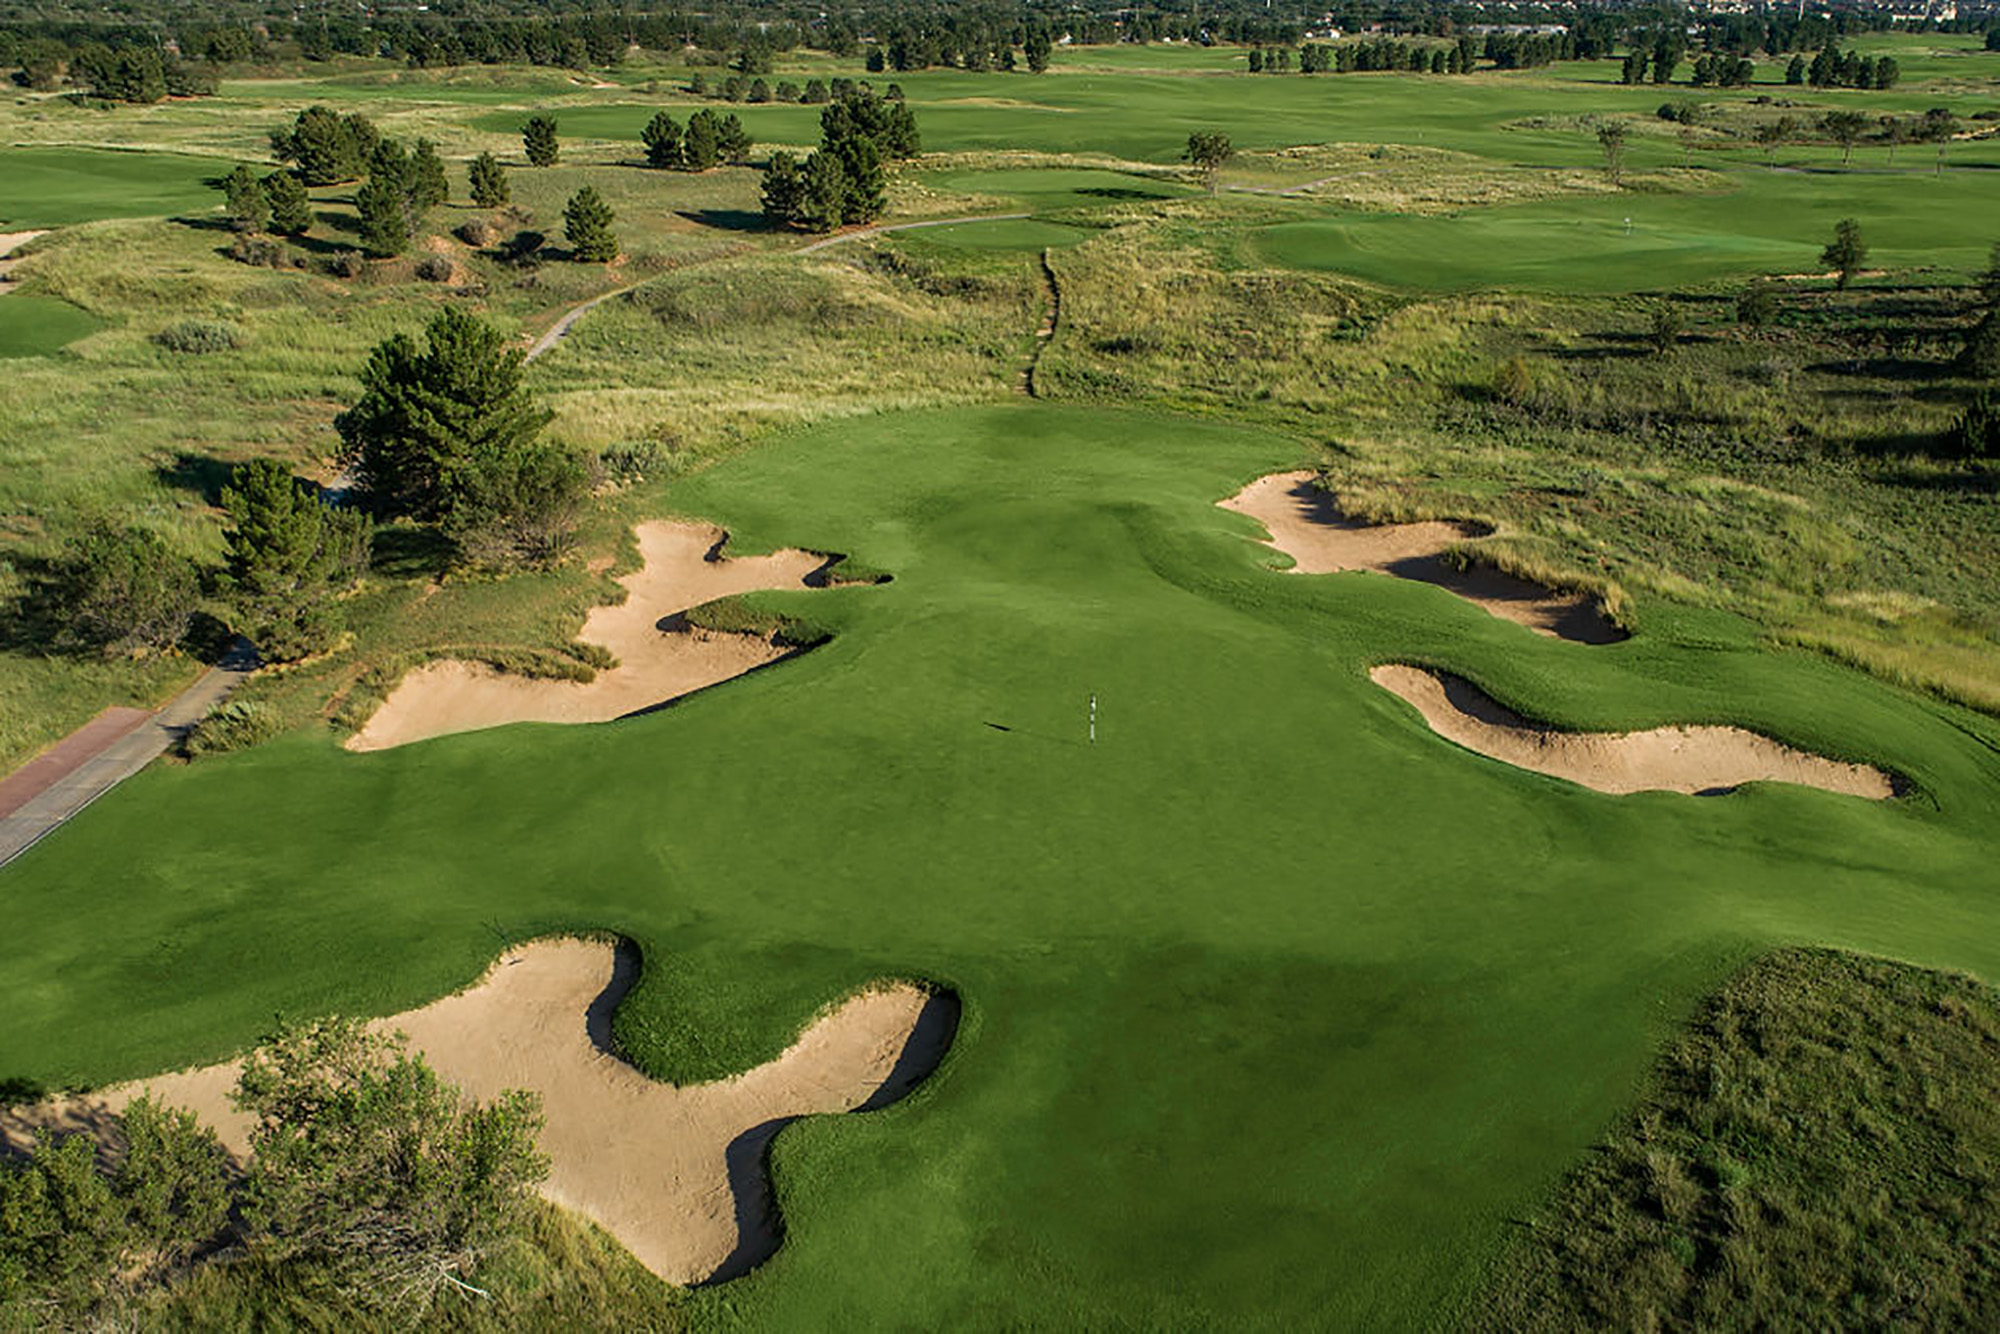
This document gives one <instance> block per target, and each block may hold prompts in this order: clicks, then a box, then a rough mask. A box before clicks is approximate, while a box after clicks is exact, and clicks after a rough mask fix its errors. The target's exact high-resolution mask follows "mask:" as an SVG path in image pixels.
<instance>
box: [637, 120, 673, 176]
mask: <svg viewBox="0 0 2000 1334" xmlns="http://www.w3.org/2000/svg"><path fill="white" fill-rule="evenodd" d="M639 139H640V141H641V142H642V143H644V144H645V145H646V165H647V166H649V167H660V168H668V167H678V166H680V165H681V126H680V122H679V121H677V120H675V119H674V118H673V117H672V116H669V115H668V114H667V113H666V112H664V111H656V112H654V113H653V118H652V119H651V120H649V121H647V122H646V128H645V129H644V130H642V131H641V132H640V134H639Z"/></svg>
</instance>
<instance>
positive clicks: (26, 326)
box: [0, 292, 104, 358]
mask: <svg viewBox="0 0 2000 1334" xmlns="http://www.w3.org/2000/svg"><path fill="white" fill-rule="evenodd" d="M0 300H4V301H5V302H6V304H5V305H0V358H12V357H45V356H48V355H49V354H51V353H54V352H60V351H61V350H62V349H63V348H64V347H66V346H68V345H69V344H71V343H74V342H75V341H76V340H77V339H79V338H82V337H83V336H84V335H85V334H90V333H95V332H97V331H98V330H99V329H102V328H103V327H104V321H103V320H100V319H98V318H97V317H96V316H95V315H92V314H90V313H89V312H88V311H84V310H78V309H77V308H76V307H75V306H72V305H71V304H70V303H69V302H67V301H58V300H56V299H55V298H54V297H46V296H21V295H19V294H18V293H13V292H9V293H6V294H5V295H4V296H0Z"/></svg>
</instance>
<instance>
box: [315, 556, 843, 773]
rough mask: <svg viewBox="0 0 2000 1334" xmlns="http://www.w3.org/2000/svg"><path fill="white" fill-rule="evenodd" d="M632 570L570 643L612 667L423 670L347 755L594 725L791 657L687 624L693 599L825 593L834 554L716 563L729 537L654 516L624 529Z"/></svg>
mask: <svg viewBox="0 0 2000 1334" xmlns="http://www.w3.org/2000/svg"><path fill="white" fill-rule="evenodd" d="M633 531H634V532H635V533H636V534H637V536H638V539H639V554H640V556H641V557H642V563H641V565H640V567H639V568H638V569H637V570H635V571H633V572H632V573H631V574H628V575H625V576H624V577H623V578H621V579H620V580H619V581H618V582H619V583H620V584H622V585H623V586H624V588H625V600H624V601H623V602H621V603H619V604H618V605H616V606H612V607H597V608H595V609H593V610H592V611H591V613H590V614H589V615H588V616H587V617H585V618H584V622H583V629H582V631H581V632H580V633H579V634H578V636H577V637H578V638H579V639H580V640H582V641H584V642H585V643H590V644H597V645H601V646H602V647H604V648H607V649H610V650H611V652H612V653H613V654H615V655H616V656H617V658H618V665H617V666H616V667H611V668H607V669H605V670H603V671H600V672H598V673H597V676H596V679H594V680H592V681H590V682H588V683H582V682H576V681H562V680H542V679H536V678H530V677H522V676H510V675H508V674H506V673H503V672H498V671H495V670H493V669H492V668H490V667H487V666H484V665H482V664H478V663H471V662H461V661H455V660H452V661H443V662H431V663H426V664H424V665H423V666H421V667H418V668H416V669H415V670H413V671H411V672H410V673H409V674H408V675H406V676H404V677H403V679H402V680H401V681H400V682H398V683H397V685H396V688H395V689H394V690H392V691H390V692H389V697H388V698H387V699H386V700H384V701H383V702H382V705H381V707H380V708H378V709H376V710H375V712H374V714H373V715H371V716H370V717H369V719H368V721H367V723H366V724H364V725H363V726H362V728H361V730H360V731H358V732H356V733H355V734H354V735H353V736H351V737H349V738H348V739H347V742H346V745H347V749H349V750H357V751H363V750H386V749H388V748H389V747H391V746H403V745H408V744H409V743H411V742H413V741H422V740H426V739H427V738H430V737H436V736H445V735H448V734H450V733H454V732H472V731H477V730H479V729H481V728H487V727H500V726H503V725H504V724H507V723H525V722H540V723H598V722H609V721H611V720H613V719H616V718H626V717H631V716H632V715H634V714H640V713H645V712H647V711H649V710H652V709H657V708H658V707H660V706H661V705H662V704H665V703H667V702H668V701H670V700H675V699H679V698H681V697H682V696H684V695H689V694H692V693H694V692H695V691H697V690H702V689H705V688H707V687H709V686H712V685H717V684H720V683H721V682H723V681H728V680H731V679H733V678H735V677H738V676H742V675H743V674H744V673H746V672H750V671H753V670H755V669H756V668H759V667H763V666H767V665H769V664H770V663H773V662H776V661H778V660H779V659H780V658H785V657H790V656H791V655H792V654H793V653H795V652H798V650H797V649H796V648H794V647H791V646H789V645H786V644H784V643H781V642H779V640H778V638H777V637H776V636H771V635H748V634H727V633H722V632H719V631H712V630H702V629H697V628H695V627H693V626H691V625H689V624H688V623H687V621H686V619H685V615H684V614H685V613H686V612H687V611H688V610H690V609H691V608H694V607H699V606H701V605H702V604H704V603H708V602H713V601H715V600H716V599H718V598H724V597H730V596H733V595H735V594H738V593H749V592H754V591H757V590H760V589H784V588H826V587H829V586H831V585H833V584H835V583H838V582H839V580H838V579H837V578H836V577H835V576H836V570H835V567H836V566H837V565H838V563H839V560H840V558H839V557H837V556H828V555H825V554H822V553H820V552H813V551H799V550H795V549H790V548H788V549H786V550H783V551H774V552H772V553H771V554H770V555H768V556H743V557H733V558H726V557H724V556H723V555H722V549H723V547H724V545H725V544H726V543H727V541H728V534H727V533H725V532H724V531H723V530H722V529H721V528H718V527H716V526H715V525H713V524H703V523H677V522H667V521H655V522H649V523H642V524H640V525H639V526H638V527H637V528H636V529H634V530H633Z"/></svg>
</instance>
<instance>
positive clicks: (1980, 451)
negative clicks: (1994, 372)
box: [1950, 388, 2000, 459]
mask: <svg viewBox="0 0 2000 1334" xmlns="http://www.w3.org/2000/svg"><path fill="white" fill-rule="evenodd" d="M1950 444H1951V447H1952V452H1953V453H1955V454H1957V455H1958V456H1959V457H1960V458H1966V459H2000V394H1996V393H1995V392H1994V391H1993V390H1992V389H1991V388H1983V389H1980V390H1979V391H1978V392H1977V393H1975V394H1973V396H1972V402H1971V403H1970V404H1969V405H1967V407H1966V409H1965V415H1964V416H1962V417H1960V418H1959V419H1958V425H1957V426H1956V427H1954V428H1953V430H1952V433H1951V440H1950Z"/></svg>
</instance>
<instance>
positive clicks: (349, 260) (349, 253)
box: [324, 250, 367, 278]
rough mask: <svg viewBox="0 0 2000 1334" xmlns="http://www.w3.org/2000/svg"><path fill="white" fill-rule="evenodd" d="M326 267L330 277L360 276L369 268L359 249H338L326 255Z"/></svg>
mask: <svg viewBox="0 0 2000 1334" xmlns="http://www.w3.org/2000/svg"><path fill="white" fill-rule="evenodd" d="M324 267H325V270H326V274H327V276H328V277H330V278H359V277H360V276H361V275H362V273H363V272H365V271H366V269H367V265H366V264H365V263H364V262H363V261H362V258H361V252H360V251H358V250H336V251H334V252H333V253H332V254H331V255H328V256H327V257H326V263H325V266H324Z"/></svg>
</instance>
